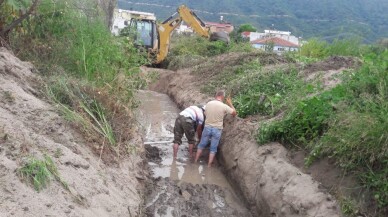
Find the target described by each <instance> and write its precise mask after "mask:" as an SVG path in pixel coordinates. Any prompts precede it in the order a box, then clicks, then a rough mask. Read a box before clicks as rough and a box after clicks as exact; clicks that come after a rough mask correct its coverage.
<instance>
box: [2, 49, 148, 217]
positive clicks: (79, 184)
mask: <svg viewBox="0 0 388 217" xmlns="http://www.w3.org/2000/svg"><path fill="white" fill-rule="evenodd" d="M37 79H39V76H38V75H36V74H34V69H33V66H32V65H31V64H29V63H26V62H22V61H20V60H19V59H18V58H16V57H15V56H13V55H12V54H11V53H10V52H8V51H7V50H5V49H4V48H0V99H1V100H0V137H1V138H0V216H133V217H134V216H138V215H139V214H140V205H141V203H142V198H141V196H140V194H139V192H138V189H140V187H141V185H140V184H139V182H138V180H137V179H136V178H135V177H136V175H137V174H138V173H139V168H138V166H137V164H138V163H139V162H141V158H140V157H138V154H137V155H133V156H131V157H130V158H127V159H125V160H124V161H122V162H120V163H118V164H116V165H113V166H107V165H105V164H104V163H103V161H100V160H99V157H98V156H96V155H95V154H93V152H92V151H91V150H90V149H89V148H88V147H89V146H88V145H87V144H86V143H85V141H86V140H85V139H84V138H83V137H82V136H81V135H80V134H79V133H77V132H76V131H75V130H73V129H72V128H71V127H70V125H69V124H68V123H67V122H66V121H65V120H64V119H63V118H62V117H61V116H59V115H58V114H57V109H56V108H55V107H54V106H53V105H50V104H49V103H47V102H45V101H43V100H42V99H40V98H39V97H37V95H38V94H37V93H38V91H37V90H36V89H34V88H33V86H32V84H36V80H37ZM31 81H33V82H31ZM137 139H138V140H136V139H135V140H134V141H133V142H134V143H135V144H141V141H140V139H139V138H137ZM139 147H140V146H139ZM44 154H47V155H48V156H50V157H51V158H52V159H53V161H54V163H55V165H56V166H57V168H58V171H59V174H60V176H61V178H62V179H63V181H65V182H66V183H67V184H68V185H69V188H70V190H66V189H65V188H64V187H63V186H62V185H61V184H60V183H59V182H57V181H55V180H54V179H53V180H52V181H51V184H50V185H49V186H48V187H47V188H46V189H43V190H42V191H41V192H37V191H35V190H34V189H33V187H31V186H30V185H28V184H26V183H25V182H23V181H22V180H21V179H20V178H19V176H18V175H17V173H16V171H17V170H18V169H19V168H21V167H22V166H23V165H24V163H25V162H26V161H27V160H28V159H29V158H30V157H31V156H33V157H36V158H38V159H42V156H43V155H44Z"/></svg>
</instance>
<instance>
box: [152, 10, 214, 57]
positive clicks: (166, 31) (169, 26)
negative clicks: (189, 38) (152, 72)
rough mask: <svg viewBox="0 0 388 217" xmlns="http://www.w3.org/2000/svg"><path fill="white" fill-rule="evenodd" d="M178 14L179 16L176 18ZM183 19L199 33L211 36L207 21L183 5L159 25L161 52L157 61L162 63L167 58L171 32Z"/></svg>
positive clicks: (207, 36)
mask: <svg viewBox="0 0 388 217" xmlns="http://www.w3.org/2000/svg"><path fill="white" fill-rule="evenodd" d="M177 14H178V16H177V17H176V18H174V17H175V16H176V15H177ZM182 21H184V22H185V23H186V24H187V25H189V26H190V27H191V28H192V29H193V30H194V32H195V33H197V34H198V35H200V36H203V37H206V38H210V33H209V29H208V28H207V27H206V26H205V23H204V22H203V21H202V20H201V19H199V17H198V16H197V15H196V14H195V13H194V12H193V11H191V10H190V9H189V8H188V7H186V6H185V5H181V6H179V7H178V9H177V12H176V13H175V14H173V15H172V16H171V17H169V18H168V19H167V20H166V21H164V22H163V23H162V24H160V25H158V32H159V52H158V53H157V55H156V63H160V62H162V61H163V60H164V59H165V58H166V56H167V54H168V49H169V46H170V38H171V33H172V31H174V30H175V29H176V28H177V27H178V26H179V25H180V24H181V23H182Z"/></svg>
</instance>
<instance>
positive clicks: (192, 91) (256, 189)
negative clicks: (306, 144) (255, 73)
mask: <svg viewBox="0 0 388 217" xmlns="http://www.w3.org/2000/svg"><path fill="white" fill-rule="evenodd" d="M227 58H228V57H227V56H224V58H223V59H221V60H220V59H219V57H218V59H217V58H214V59H211V60H209V61H207V63H205V64H200V65H197V66H196V67H193V68H188V69H181V70H178V71H176V72H173V71H168V70H166V71H164V72H163V73H161V74H160V78H159V79H158V81H157V82H156V83H154V84H152V85H151V86H150V88H151V89H152V90H156V91H160V92H163V93H167V94H168V95H170V96H171V98H172V99H173V100H174V101H175V102H176V103H177V104H178V105H179V106H180V107H186V106H189V105H192V104H203V103H206V102H207V101H208V100H210V99H211V98H212V97H211V96H208V95H204V94H202V93H200V91H199V85H200V84H203V83H204V82H208V81H209V80H210V79H211V76H209V75H207V77H208V79H203V80H202V79H199V78H198V76H194V75H193V74H192V73H191V72H192V71H194V70H198V69H200V70H202V71H203V72H206V64H208V63H209V62H213V63H212V64H211V65H212V66H217V65H220V67H222V65H223V63H222V62H225V63H226V62H228V59H227ZM233 59H238V58H236V57H233ZM217 61H218V62H217ZM280 63H281V62H280ZM269 64H270V63H269ZM339 69H340V68H335V70H339ZM144 70H147V69H144ZM213 70H217V69H216V68H212V69H209V71H208V73H209V74H212V73H216V72H214V71H213ZM333 70H334V68H333ZM309 72H315V70H314V69H312V70H311V71H309ZM195 75H198V73H197V71H196V73H195ZM256 127H257V123H250V122H249V121H248V120H244V119H241V118H234V119H233V118H231V117H228V118H227V120H226V124H225V128H224V131H223V136H222V139H221V148H220V152H219V154H218V159H219V160H220V162H221V164H222V166H223V167H224V169H225V172H226V174H227V176H228V177H229V180H230V181H231V183H232V184H233V185H234V186H235V187H236V188H237V189H239V190H240V191H241V192H242V194H243V195H244V198H245V199H246V203H247V204H249V205H250V207H251V211H252V213H253V214H254V215H255V216H295V217H296V216H322V217H324V216H325V217H326V216H341V211H340V209H339V205H338V203H337V201H336V200H335V198H334V197H333V196H332V195H330V194H329V193H328V192H327V190H325V188H324V187H323V186H322V185H321V184H320V183H319V182H318V181H316V180H314V179H313V178H312V177H311V176H310V175H309V174H305V173H303V172H302V171H301V170H300V169H299V168H297V167H296V166H294V165H293V164H292V163H291V162H290V159H289V158H288V156H287V155H288V151H287V150H286V149H285V148H284V147H283V146H282V145H281V144H279V143H271V144H267V145H263V146H258V145H257V143H256V141H255V140H254V134H255V133H256V130H257V129H256Z"/></svg>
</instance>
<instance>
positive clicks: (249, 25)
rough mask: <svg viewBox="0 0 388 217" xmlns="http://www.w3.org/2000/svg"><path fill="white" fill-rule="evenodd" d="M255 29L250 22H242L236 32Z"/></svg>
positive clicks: (253, 30)
mask: <svg viewBox="0 0 388 217" xmlns="http://www.w3.org/2000/svg"><path fill="white" fill-rule="evenodd" d="M256 31H257V29H256V28H255V27H253V26H252V25H251V24H242V25H241V26H240V27H239V28H238V31H237V32H238V33H242V32H256Z"/></svg>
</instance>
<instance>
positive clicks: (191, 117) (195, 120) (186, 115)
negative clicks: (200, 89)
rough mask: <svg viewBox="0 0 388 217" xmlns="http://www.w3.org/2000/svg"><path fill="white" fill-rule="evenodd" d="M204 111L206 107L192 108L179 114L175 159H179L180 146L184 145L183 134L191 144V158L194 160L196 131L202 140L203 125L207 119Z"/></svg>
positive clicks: (175, 138) (174, 146)
mask: <svg viewBox="0 0 388 217" xmlns="http://www.w3.org/2000/svg"><path fill="white" fill-rule="evenodd" d="M204 110H205V106H190V107H187V108H186V109H185V110H183V111H182V112H181V113H179V116H178V117H177V118H176V120H175V125H174V145H173V149H174V159H176V157H177V154H178V148H179V145H181V144H182V137H183V134H185V136H186V138H187V140H188V143H189V153H190V158H194V155H193V149H194V144H195V131H197V134H198V138H201V134H202V125H203V122H204V119H205V117H204Z"/></svg>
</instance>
